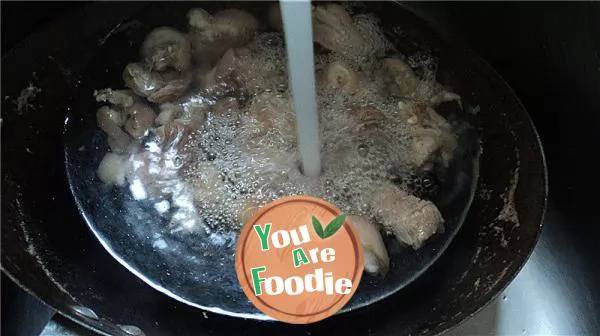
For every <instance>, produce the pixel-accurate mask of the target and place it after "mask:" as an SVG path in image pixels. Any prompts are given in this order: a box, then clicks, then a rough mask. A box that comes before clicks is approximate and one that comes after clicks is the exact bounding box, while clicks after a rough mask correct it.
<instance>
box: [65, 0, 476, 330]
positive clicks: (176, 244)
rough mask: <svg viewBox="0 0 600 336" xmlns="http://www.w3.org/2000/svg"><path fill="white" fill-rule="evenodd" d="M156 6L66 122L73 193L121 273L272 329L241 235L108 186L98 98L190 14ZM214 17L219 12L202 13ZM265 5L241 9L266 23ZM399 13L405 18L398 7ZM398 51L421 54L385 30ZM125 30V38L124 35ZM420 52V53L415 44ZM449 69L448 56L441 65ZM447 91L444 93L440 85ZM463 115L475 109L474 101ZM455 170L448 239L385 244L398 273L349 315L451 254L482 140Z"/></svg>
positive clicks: (374, 286)
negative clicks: (246, 287) (180, 220)
mask: <svg viewBox="0 0 600 336" xmlns="http://www.w3.org/2000/svg"><path fill="white" fill-rule="evenodd" d="M164 6H165V5H164V4H160V3H153V4H150V5H148V6H146V7H145V8H144V10H142V11H140V12H139V13H137V14H136V16H135V17H132V18H131V19H130V20H129V21H128V22H126V23H124V24H123V25H121V30H120V31H119V32H117V33H114V34H112V35H110V36H109V37H107V38H106V39H105V40H103V41H101V43H102V46H101V47H100V48H99V51H98V53H97V55H96V57H95V59H94V61H92V62H91V63H90V64H91V65H90V67H89V68H88V70H87V73H85V74H84V75H83V76H82V78H84V79H83V80H82V83H81V85H80V86H79V87H78V90H79V91H78V92H75V93H74V95H73V98H72V99H73V104H72V105H71V106H73V108H72V110H71V112H70V115H69V116H68V119H67V122H66V137H65V156H66V166H67V174H68V178H69V183H70V186H71V190H72V193H73V195H74V197H75V200H76V202H77V205H78V207H79V210H80V212H81V214H82V215H83V217H84V218H85V220H86V222H87V224H88V226H89V227H90V229H91V230H92V232H93V233H94V235H95V236H96V237H97V238H98V240H99V241H100V242H101V244H102V245H103V246H104V247H105V248H106V249H107V250H108V251H109V252H110V254H111V255H112V256H113V257H115V258H116V259H117V260H118V261H119V262H120V263H121V264H122V265H123V266H125V267H127V268H128V269H129V270H130V271H131V272H133V273H135V274H136V275H137V276H138V277H140V278H141V279H142V280H144V281H145V282H146V283H148V284H149V285H151V286H152V287H154V288H155V289H157V290H159V291H161V292H163V293H165V294H167V295H169V296H171V297H173V298H175V299H177V300H180V301H183V302H185V303H188V304H190V305H193V306H196V307H199V308H202V309H206V310H209V311H213V312H216V313H222V314H227V315H232V316H240V317H249V318H255V319H264V318H265V316H264V315H263V314H261V313H260V312H258V311H257V310H256V309H255V308H254V307H253V306H252V304H251V303H250V302H249V301H248V300H247V298H246V297H245V295H244V293H243V291H242V290H241V288H240V286H239V283H238V280H237V276H236V273H235V267H234V253H235V243H236V237H237V232H231V233H230V236H229V239H225V241H221V242H220V243H218V244H216V243H214V240H211V239H210V237H207V236H206V235H204V234H202V233H196V234H189V233H183V232H172V230H171V229H169V228H168V221H167V220H166V219H165V218H164V217H161V216H159V215H158V214H157V212H156V211H155V210H154V208H153V203H151V202H145V201H136V200H134V199H133V197H132V196H131V193H130V191H129V189H128V188H127V187H122V188H119V187H110V186H106V185H104V184H103V183H102V182H101V181H100V180H99V179H98V178H97V176H96V169H97V167H98V165H99V162H100V160H101V159H102V157H103V155H104V154H105V153H106V152H107V151H108V145H107V143H106V136H105V134H104V133H103V132H102V131H101V130H100V129H99V128H98V127H97V125H96V119H95V111H96V110H97V108H98V107H99V106H98V105H96V104H95V102H94V99H93V91H94V90H95V89H99V88H104V87H111V88H122V87H123V81H122V78H121V72H122V69H123V68H124V67H125V65H126V64H127V63H128V62H131V61H134V60H137V59H138V54H137V52H138V50H139V46H140V44H141V42H142V41H143V38H144V36H145V35H146V34H147V33H148V32H149V31H150V30H152V29H153V28H155V27H158V26H163V25H166V26H171V27H175V28H178V29H180V30H182V31H184V30H185V28H186V27H185V25H186V20H185V17H186V12H187V10H188V9H189V8H190V7H191V6H190V5H189V4H181V3H170V4H169V8H168V10H165V8H164ZM195 6H198V7H203V8H205V9H207V10H209V12H210V11H213V10H216V8H217V7H223V6H225V5H223V4H220V3H210V4H195ZM264 6H265V4H247V5H244V4H241V3H237V4H236V7H244V8H246V9H248V10H249V11H251V12H252V13H254V14H255V15H256V16H257V17H259V18H262V17H264V15H262V14H260V13H264ZM398 10H399V11H401V10H402V9H401V8H400V7H398ZM381 24H382V26H383V27H384V28H385V29H386V33H387V34H389V35H388V37H389V39H390V40H391V41H392V42H393V43H394V44H395V47H396V48H397V49H398V50H400V51H403V50H407V52H414V50H415V47H414V44H411V45H410V46H409V45H408V44H406V43H408V42H407V41H406V40H402V41H399V40H398V39H397V38H395V36H396V35H397V32H395V31H394V29H393V28H394V27H393V26H386V23H385V22H382V23H381ZM124 26H125V27H126V28H122V27H124ZM426 35H427V34H423V36H426ZM412 43H416V44H419V43H421V42H420V41H418V39H417V40H415V41H412ZM438 56H439V57H440V58H441V59H443V55H438ZM442 84H444V83H442ZM455 91H457V93H459V94H461V96H463V105H464V106H468V105H469V103H470V102H469V101H468V99H469V96H468V95H466V94H463V93H462V92H460V87H458V88H455ZM458 135H459V145H458V150H457V153H455V156H454V157H455V159H454V160H452V161H451V162H450V165H449V168H448V169H446V170H444V171H440V172H438V174H437V175H436V179H437V181H438V182H439V190H440V193H439V194H437V195H436V196H435V198H434V199H432V201H434V203H436V205H437V206H438V208H439V209H440V211H441V213H442V215H443V217H444V219H445V223H444V228H445V230H444V232H441V233H438V234H436V235H435V236H433V237H432V238H431V239H429V240H428V241H427V242H426V244H425V245H424V246H423V247H422V248H420V249H419V250H416V251H414V250H412V248H407V247H403V246H401V245H400V244H398V243H397V242H396V241H395V240H394V239H391V238H388V237H386V238H385V240H386V246H387V248H388V251H389V253H390V258H391V264H390V270H389V273H388V274H387V276H386V277H385V278H380V277H372V276H369V275H366V274H365V275H364V276H363V279H362V281H361V284H360V287H359V289H358V291H357V292H356V294H355V295H354V297H353V298H352V300H351V301H350V302H349V303H348V304H347V305H346V306H345V307H344V309H343V311H349V310H352V309H356V308H359V307H362V306H366V305H368V304H371V303H373V302H376V301H378V300H381V299H383V298H385V297H386V296H388V295H390V294H393V293H394V292H397V291H398V290H400V289H401V288H403V287H405V286H406V285H408V284H409V283H410V282H411V281H413V280H414V279H416V278H417V277H418V276H419V275H420V274H421V273H423V272H424V271H425V270H426V269H427V268H428V267H429V266H430V265H431V264H432V263H433V262H434V261H435V260H436V259H437V258H438V257H439V256H440V255H441V254H442V253H443V251H444V250H445V248H446V247H447V246H448V244H449V243H450V241H451V240H452V238H453V237H454V236H455V234H456V233H457V231H458V230H459V228H460V226H461V224H462V222H463V220H464V218H465V216H466V213H467V211H468V209H469V205H470V203H471V200H472V197H473V193H474V190H475V186H476V181H477V167H478V148H479V142H478V139H477V132H476V131H475V130H474V128H470V127H464V128H463V129H462V130H461V131H460V132H459V134H458Z"/></svg>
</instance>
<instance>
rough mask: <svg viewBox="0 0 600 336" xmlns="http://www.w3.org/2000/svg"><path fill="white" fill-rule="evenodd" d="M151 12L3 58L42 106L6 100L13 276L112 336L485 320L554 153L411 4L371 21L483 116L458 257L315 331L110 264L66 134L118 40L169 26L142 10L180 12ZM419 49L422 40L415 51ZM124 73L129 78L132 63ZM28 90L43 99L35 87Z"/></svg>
mask: <svg viewBox="0 0 600 336" xmlns="http://www.w3.org/2000/svg"><path fill="white" fill-rule="evenodd" d="M144 6H145V5H144V4H120V5H118V6H115V5H112V6H108V5H105V4H94V5H89V6H87V7H85V8H84V9H82V10H80V11H78V12H76V13H71V14H70V15H68V16H67V17H65V18H64V19H63V20H62V21H60V22H57V23H55V24H54V25H52V26H50V27H48V28H47V29H45V30H44V31H42V32H40V33H38V34H34V35H33V36H31V37H30V38H29V39H28V40H26V41H25V42H24V43H22V44H21V45H19V46H18V47H17V48H15V49H14V50H13V51H11V52H10V53H9V54H8V55H7V56H6V57H5V58H4V59H3V66H4V70H5V71H4V72H3V74H2V84H3V85H2V88H3V89H4V91H3V96H10V97H12V98H14V99H16V98H17V97H19V95H20V94H21V93H23V92H24V93H27V92H31V93H35V97H33V98H32V99H30V100H27V101H25V100H21V101H16V102H13V99H12V98H11V99H6V100H4V101H3V109H2V110H3V116H2V118H3V135H2V137H3V140H8V141H5V142H4V143H5V144H7V143H10V144H11V146H10V147H9V148H4V151H3V156H4V166H3V168H2V169H3V182H4V185H3V190H2V195H3V201H2V210H3V213H4V225H3V227H2V266H3V270H4V271H5V272H6V273H7V274H8V275H9V276H11V277H12V278H13V279H15V280H16V281H17V282H18V283H20V284H21V285H22V286H24V287H25V288H27V289H29V290H30V291H31V292H33V293H34V294H35V295H36V296H38V297H40V298H41V299H42V300H44V301H45V302H47V303H49V304H50V305H52V306H53V307H55V308H57V310H59V311H60V312H62V313H63V314H65V315H67V316H70V317H72V318H74V319H76V320H78V321H79V322H83V323H84V324H87V325H88V326H91V327H93V328H96V329H98V330H102V331H105V332H108V333H119V332H123V331H122V330H123V329H121V328H120V327H118V326H117V325H129V326H131V325H134V326H137V327H138V328H139V329H141V330H142V331H143V332H145V333H146V334H148V335H154V334H187V333H194V334H198V333H201V332H206V333H210V332H212V333H235V334H244V333H246V334H249V333H258V330H257V328H255V327H259V326H260V327H263V328H261V329H260V333H261V334H264V333H276V334H279V333H282V332H291V331H293V330H295V331H310V332H312V333H315V332H325V331H330V332H331V331H335V332H342V331H345V332H348V333H356V334H364V333H366V331H367V330H370V332H372V333H392V332H393V333H425V334H427V333H436V332H439V331H442V330H444V329H447V328H449V327H451V326H452V325H454V324H456V323H457V322H459V321H460V320H462V319H464V318H465V317H467V316H469V315H470V314H472V313H474V312H475V311H477V310H478V309H479V308H481V307H482V306H483V305H484V304H485V303H486V302H487V301H489V299H491V298H492V297H493V296H494V295H495V294H497V293H498V292H499V291H500V290H501V289H502V288H503V287H504V286H505V285H506V284H507V283H508V282H509V281H510V279H511V278H512V276H513V275H514V274H515V273H516V272H517V271H518V270H519V268H520V266H521V265H522V263H523V262H524V261H525V259H526V257H527V256H528V254H529V252H530V251H531V248H532V247H533V245H534V243H535V241H536V239H537V235H538V231H539V228H540V223H541V217H542V214H543V210H544V207H545V196H546V181H545V168H544V162H543V156H542V153H541V148H540V145H539V141H538V139H537V135H536V134H535V130H534V129H533V127H532V126H531V123H530V121H529V118H528V117H527V115H526V113H525V111H524V110H523V108H522V106H521V105H520V103H519V102H518V100H517V99H516V98H515V97H514V95H513V93H512V91H510V89H509V88H508V87H507V86H506V84H505V83H504V82H502V80H501V79H499V77H498V76H497V75H496V74H495V73H494V72H493V71H492V70H491V69H490V68H489V67H488V66H487V65H486V64H485V63H483V62H482V61H481V60H479V59H478V58H476V57H475V56H473V55H470V54H469V53H468V52H465V51H464V50H461V49H460V48H457V46H456V44H452V43H450V42H449V41H447V40H444V39H442V38H440V37H439V36H438V35H435V34H434V33H433V32H432V31H431V30H430V29H429V28H428V27H427V26H426V25H425V24H424V23H423V22H422V21H420V20H419V19H418V18H416V17H415V16H414V15H412V14H410V13H409V12H407V11H406V10H404V9H402V8H400V7H399V6H397V5H394V4H391V3H387V4H380V3H371V4H369V5H368V10H369V11H371V12H375V13H376V14H377V15H378V16H379V17H381V18H382V20H383V26H384V27H385V26H386V25H388V26H395V25H398V23H397V22H401V23H402V24H401V25H402V27H403V28H405V31H408V34H407V35H406V34H405V35H400V36H395V37H394V39H395V40H394V43H395V44H402V45H403V46H404V49H403V50H402V52H404V53H407V54H413V53H415V52H418V51H421V50H424V49H425V50H428V51H431V52H432V53H433V54H434V55H439V58H440V61H441V64H440V75H439V78H438V80H439V81H440V82H442V83H443V84H445V85H446V86H450V87H452V88H453V89H455V91H457V92H458V93H459V94H461V96H463V98H464V99H465V101H466V102H468V103H469V104H471V105H472V106H477V105H479V107H480V110H481V111H482V112H481V113H479V114H477V115H475V116H474V117H472V118H471V119H472V120H470V121H471V122H472V123H473V124H475V125H476V126H477V129H478V131H479V136H480V138H481V148H482V149H483V152H482V156H481V159H480V176H479V186H478V192H477V193H476V197H475V199H474V201H473V204H472V206H471V210H470V212H469V215H468V217H467V219H466V221H465V223H464V225H463V227H462V229H461V230H460V231H459V233H458V235H457V236H456V238H455V239H454V241H453V242H452V243H451V244H450V246H449V248H448V249H447V251H446V252H445V253H444V254H443V255H442V256H441V258H440V259H439V260H438V261H437V262H436V263H435V264H434V265H433V266H432V267H431V268H430V269H429V270H428V271H427V272H426V273H425V274H423V275H422V276H420V277H419V278H418V280H417V281H416V282H414V283H412V284H411V285H409V286H408V287H406V288H404V289H403V290H401V291H400V292H398V293H396V294H395V295H393V296H391V297H389V298H387V299H386V300H383V301H381V302H379V303H377V304H374V305H371V306H369V307H368V308H363V309H359V310H356V311H353V312H350V313H344V314H341V315H339V316H336V317H334V318H331V319H329V320H327V321H324V322H321V323H318V324H316V325H311V326H305V327H291V326H286V325H282V324H279V323H268V322H251V321H244V320H242V319H234V318H229V317H224V316H219V315H215V314H210V313H208V314H206V313H205V312H204V313H203V312H202V311H201V310H199V309H196V308H191V307H188V306H186V305H183V304H181V303H178V302H176V301H174V300H172V299H170V298H168V297H166V296H163V295H162V294H161V293H159V292H156V291H154V290H153V289H151V288H149V287H147V286H146V285H145V284H144V283H143V282H141V281H140V280H139V279H137V278H136V277H135V276H133V275H132V274H130V273H129V272H127V271H126V270H124V269H123V268H121V267H120V265H118V264H117V263H116V262H115V261H114V260H113V259H112V258H110V256H109V255H108V254H107V253H106V252H105V251H104V250H103V249H102V247H101V246H100V245H99V244H98V243H97V242H96V241H95V240H94V239H93V237H92V236H91V235H90V233H89V231H87V229H86V227H85V224H84V222H83V220H82V218H81V216H80V215H79V213H78V211H77V208H76V207H75V206H74V203H73V201H72V197H71V196H70V193H69V189H68V184H67V181H66V174H65V164H64V162H63V161H62V158H63V156H62V153H61V151H62V150H63V148H64V147H63V144H64V141H65V139H67V140H68V139H69V134H68V133H67V134H66V136H65V135H64V134H63V129H64V123H65V116H69V117H70V118H76V117H77V115H78V111H82V110H85V109H87V106H83V105H82V104H81V103H80V102H81V101H83V99H82V98H81V97H79V96H77V94H76V93H77V92H80V91H81V88H82V87H89V88H93V87H97V85H98V84H97V83H96V82H93V83H90V82H89V81H92V79H91V78H89V77H88V76H86V74H88V73H89V69H90V67H93V66H94V64H96V63H97V59H98V58H97V55H98V53H99V50H101V49H102V46H103V45H104V44H105V43H109V42H107V41H109V39H113V38H114V39H119V38H123V35H127V34H136V33H135V31H136V30H146V31H147V30H149V29H151V28H152V27H154V26H156V25H160V24H164V23H162V22H160V17H159V16H157V17H156V18H153V19H148V17H146V18H147V20H145V21H144V20H143V21H141V22H140V21H132V20H131V19H130V17H133V18H138V15H137V11H138V10H141V11H142V12H146V13H147V12H151V13H161V12H168V11H173V6H174V5H173V4H169V5H166V4H156V3H155V4H152V5H150V7H151V10H149V9H148V8H144ZM133 13H136V14H135V15H133ZM132 15H133V16H132ZM150 17H151V16H150ZM166 17H168V15H166ZM82 27H84V28H82ZM132 31H134V33H131V32H132ZM411 34H412V36H411ZM119 35H121V36H119ZM57 36H60V38H58V39H57V38H56V37H57ZM142 36H143V35H142ZM53 37H54V39H53ZM403 39H404V41H403ZM414 40H416V41H424V42H423V43H422V44H420V45H412V46H411V45H408V44H406V41H414ZM403 42H404V43H403ZM132 48H134V49H135V50H137V46H132ZM411 48H413V49H412V50H411ZM407 49H408V50H407ZM127 53H128V54H130V55H131V54H133V53H132V52H127ZM114 59H115V60H118V59H119V58H118V57H114ZM109 61H110V60H108V61H106V62H107V63H108V62H109ZM115 68H116V69H118V72H120V69H121V68H122V66H117V65H115ZM108 76H111V75H110V74H108V75H107V77H108ZM112 76H113V77H114V75H112ZM86 80H88V82H86ZM96 80H97V79H96ZM29 82H31V83H32V84H33V86H34V87H35V88H31V89H29V90H27V87H28V84H29ZM37 88H39V89H41V91H39V92H37ZM24 89H25V91H22V90H24ZM86 98H87V97H86ZM90 100H91V99H90ZM19 102H21V104H20V106H19V104H18V103H19ZM80 113H81V115H83V114H84V113H89V111H85V112H80ZM71 122H72V120H71ZM5 147H6V146H5ZM513 180H514V182H515V183H516V184H515V185H514V186H515V187H516V188H515V189H512V188H511V183H512V182H513ZM513 191H514V205H515V208H516V211H517V213H518V221H517V222H515V221H513V220H510V218H509V217H510V216H509V217H502V218H503V219H505V220H503V219H498V215H499V214H500V212H501V210H502V209H503V208H504V207H505V205H506V203H507V202H511V198H510V197H508V198H507V195H510V194H511V192H513ZM506 219H508V220H506ZM206 317H207V318H206ZM125 330H129V331H132V330H133V331H137V329H135V328H129V329H127V328H125Z"/></svg>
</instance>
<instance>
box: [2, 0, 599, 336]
mask: <svg viewBox="0 0 600 336" xmlns="http://www.w3.org/2000/svg"><path fill="white" fill-rule="evenodd" d="M25 6H27V8H31V6H38V7H35V8H36V9H35V10H33V11H31V10H28V11H30V12H29V14H30V15H25V14H24V13H27V12H24V8H25ZM43 6H46V7H43ZM71 6H73V4H71ZM408 6H410V7H412V8H414V9H415V10H416V11H417V12H418V13H420V14H421V15H422V16H423V17H425V18H427V19H429V20H430V21H431V22H432V23H433V24H434V25H437V26H438V27H440V30H441V31H443V32H447V33H448V34H449V35H454V36H457V37H459V38H461V39H462V40H463V41H465V42H466V43H467V44H468V45H469V46H470V47H472V48H473V49H474V50H475V51H476V52H478V53H479V54H480V55H482V56H483V58H484V59H486V60H487V61H488V62H489V63H490V64H491V65H492V66H493V67H494V68H495V69H496V70H497V71H498V72H499V73H500V74H501V75H502V76H503V77H504V78H505V79H506V81H507V82H508V83H509V84H510V85H511V86H512V88H513V89H514V90H515V91H516V93H517V95H518V96H519V97H520V98H521V100H522V101H523V104H524V105H525V107H526V108H527V109H528V111H529V112H530V114H531V117H532V119H533V121H534V123H535V125H536V127H537V128H538V131H539V133H540V136H541V138H542V143H543V145H544V149H545V152H546V158H547V161H548V169H549V176H550V201H549V204H548V212H547V214H546V219H545V223H544V229H543V232H542V236H541V239H540V242H539V244H538V246H537V247H536V249H535V251H534V253H533V255H532V256H531V258H530V260H529V261H528V263H527V264H526V265H525V267H524V268H523V270H522V271H521V273H519V275H518V276H517V278H516V279H515V280H514V281H513V283H512V284H511V285H510V286H509V287H508V288H507V289H506V290H505V292H504V293H503V294H502V295H501V296H500V297H499V298H498V299H497V300H495V301H494V302H492V303H491V304H490V305H489V306H488V307H486V308H485V309H484V310H482V311H481V312H480V313H479V314H477V315H476V316H474V317H473V318H472V319H470V320H468V321H466V322H465V323H463V324H462V325H461V326H459V327H458V328H456V329H454V330H453V331H452V332H450V333H449V334H451V335H600V268H599V267H598V265H599V263H598V260H597V258H598V257H597V256H598V255H600V243H599V242H598V240H599V239H600V223H598V217H597V215H596V211H597V210H596V209H598V205H597V204H596V203H597V202H598V201H600V197H599V196H598V195H597V194H596V193H595V192H596V191H597V190H600V179H599V178H598V174H597V173H596V171H597V170H598V165H597V164H594V163H593V162H595V161H594V160H596V158H594V156H595V155H594V154H597V153H599V152H600V151H599V150H598V148H596V146H597V145H598V144H600V24H598V22H599V21H598V18H600V3H539V2H538V3H527V2H525V3H485V4H484V3H470V2H463V3H432V2H426V3H410V4H408ZM44 8H46V10H44ZM64 8H66V5H65V4H60V3H58V4H57V3H55V4H44V5H42V4H32V3H27V4H25V5H23V4H20V5H19V4H10V3H9V4H8V5H7V3H6V2H2V48H3V51H2V52H3V53H4V52H5V51H6V50H7V48H9V47H10V46H11V43H13V44H14V43H15V42H17V41H19V40H20V39H22V38H24V37H25V36H26V34H27V33H28V32H31V31H33V29H35V28H37V27H39V23H40V22H43V21H47V20H49V19H50V18H52V17H54V16H55V15H54V13H55V12H58V11H61V10H63V9H64ZM5 18H7V19H8V20H5ZM10 18H11V19H10ZM19 18H20V19H19ZM11 32H13V34H11ZM7 39H8V40H7ZM2 282H3V283H2V334H4V335H15V336H20V335H38V334H39V333H40V332H42V330H43V332H42V334H43V335H92V333H91V332H88V331H85V330H84V329H83V328H81V327H79V326H76V325H74V324H73V323H72V322H71V321H69V320H67V319H65V318H62V317H54V318H53V319H52V320H51V321H50V323H48V324H46V322H47V320H48V318H49V317H50V316H51V314H52V312H51V311H50V310H48V309H46V308H45V307H44V306H42V305H40V304H39V303H38V302H36V300H35V299H33V298H31V297H29V296H28V295H27V294H25V293H24V292H22V291H20V290H19V289H18V288H16V287H15V286H14V285H13V284H11V283H10V280H8V279H7V278H6V277H4V276H3V277H2ZM44 327H45V329H44Z"/></svg>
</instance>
